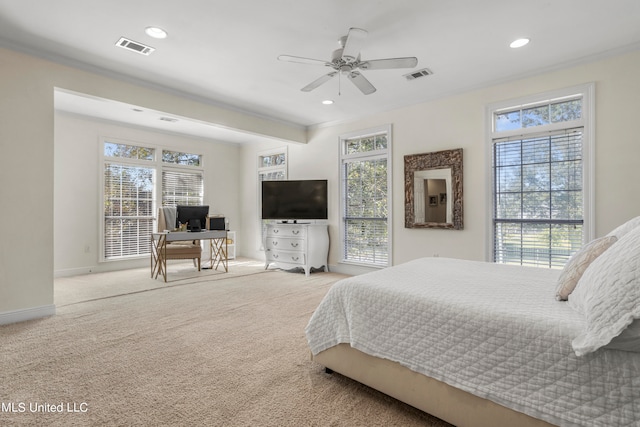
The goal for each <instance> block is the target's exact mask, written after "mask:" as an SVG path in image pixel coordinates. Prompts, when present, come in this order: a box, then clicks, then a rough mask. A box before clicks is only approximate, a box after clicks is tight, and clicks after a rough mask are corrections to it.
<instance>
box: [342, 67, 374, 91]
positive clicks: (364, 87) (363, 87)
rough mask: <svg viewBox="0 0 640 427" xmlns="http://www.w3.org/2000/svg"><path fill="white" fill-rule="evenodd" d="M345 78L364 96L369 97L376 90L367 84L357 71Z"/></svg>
mask: <svg viewBox="0 0 640 427" xmlns="http://www.w3.org/2000/svg"><path fill="white" fill-rule="evenodd" d="M347 78H348V79H349V80H351V82H352V83H353V84H354V85H356V87H357V88H358V89H360V91H361V92H362V93H364V94H365V95H370V94H372V93H373V92H375V91H376V88H375V87H374V86H373V85H372V84H371V83H370V82H369V80H367V79H366V78H365V77H364V76H363V75H362V74H360V73H359V72H357V71H353V72H351V73H349V74H348V75H347Z"/></svg>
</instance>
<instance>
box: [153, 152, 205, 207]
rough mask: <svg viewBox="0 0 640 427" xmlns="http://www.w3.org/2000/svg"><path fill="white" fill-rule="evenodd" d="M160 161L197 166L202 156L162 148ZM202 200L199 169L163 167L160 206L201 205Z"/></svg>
mask: <svg viewBox="0 0 640 427" xmlns="http://www.w3.org/2000/svg"><path fill="white" fill-rule="evenodd" d="M162 163H163V164H173V165H183V166H198V167H199V166H200V165H201V163H202V156H201V155H199V154H190V153H179V152H175V151H169V150H163V151H162ZM203 200H204V188H203V176H202V171H201V170H189V169H187V168H184V169H176V168H175V167H174V168H171V167H169V166H166V167H163V169H162V206H178V205H202V203H203Z"/></svg>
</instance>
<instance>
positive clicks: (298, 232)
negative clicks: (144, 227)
mask: <svg viewBox="0 0 640 427" xmlns="http://www.w3.org/2000/svg"><path fill="white" fill-rule="evenodd" d="M291 232H292V233H293V234H300V230H291Z"/></svg>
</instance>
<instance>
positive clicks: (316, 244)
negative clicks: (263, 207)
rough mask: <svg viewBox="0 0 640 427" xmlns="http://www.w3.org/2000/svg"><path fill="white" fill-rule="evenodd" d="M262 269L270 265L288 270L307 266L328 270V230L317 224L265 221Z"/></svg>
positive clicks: (309, 268) (307, 267) (306, 270)
mask: <svg viewBox="0 0 640 427" xmlns="http://www.w3.org/2000/svg"><path fill="white" fill-rule="evenodd" d="M264 251H265V255H266V261H265V266H264V268H265V270H266V269H267V268H269V265H270V264H275V265H276V266H277V267H280V268H282V269H285V270H288V269H292V268H296V267H302V268H304V272H305V274H306V275H307V276H308V275H309V273H310V272H311V267H314V268H321V267H323V266H324V268H325V271H329V263H328V257H329V230H328V228H327V225H319V224H268V225H267V233H266V237H265V242H264Z"/></svg>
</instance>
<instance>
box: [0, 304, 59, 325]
mask: <svg viewBox="0 0 640 427" xmlns="http://www.w3.org/2000/svg"><path fill="white" fill-rule="evenodd" d="M55 314H56V306H55V305H54V304H51V305H43V306H41V307H31V308H25V309H22V310H15V311H7V312H4V313H0V325H8V324H10V323H18V322H24V321H26V320H33V319H40V318H42V317H49V316H53V315H55Z"/></svg>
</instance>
